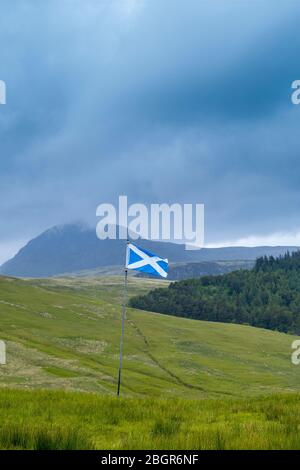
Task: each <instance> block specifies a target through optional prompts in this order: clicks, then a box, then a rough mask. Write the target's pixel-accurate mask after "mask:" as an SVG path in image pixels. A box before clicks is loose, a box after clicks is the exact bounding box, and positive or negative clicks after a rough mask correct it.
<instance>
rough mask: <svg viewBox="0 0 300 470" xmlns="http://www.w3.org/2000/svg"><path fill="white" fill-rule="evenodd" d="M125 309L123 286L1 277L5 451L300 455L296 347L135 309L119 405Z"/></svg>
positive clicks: (133, 287) (138, 282) (140, 287)
mask: <svg viewBox="0 0 300 470" xmlns="http://www.w3.org/2000/svg"><path fill="white" fill-rule="evenodd" d="M158 282H159V281H154V280H149V279H141V278H134V277H132V278H130V279H129V292H130V295H135V294H137V293H144V292H147V291H148V290H149V289H151V288H153V287H156V286H157V284H158ZM160 285H161V283H160ZM121 301H122V279H121V278H119V277H110V278H105V277H101V278H93V279H91V278H74V279H72V278H65V279H63V278H60V279H49V280H27V281H23V280H18V279H11V278H5V277H0V339H2V340H5V341H6V343H7V364H6V365H5V366H0V387H2V390H0V407H1V410H0V421H1V427H0V431H1V432H0V447H1V448H57V447H59V446H63V448H73V447H75V448H92V447H96V448H116V449H138V448H149V449H150V448H154V449H155V448H166V449H176V448H181V449H184V448H191V449H201V448H246V447H247V448H249V447H250V448H279V447H283V448H300V442H298V441H299V439H298V437H297V430H298V423H299V412H300V400H299V396H298V393H297V392H299V390H300V380H299V377H300V375H299V374H300V368H297V367H296V366H294V365H292V364H291V360H290V356H291V343H292V341H293V340H294V339H296V337H294V336H289V335H285V334H282V333H276V332H272V331H267V330H261V329H255V328H251V327H247V326H238V325H230V324H221V323H209V322H200V321H193V320H188V319H182V318H177V317H170V316H165V315H160V314H152V313H148V312H141V311H137V310H133V309H129V310H128V317H127V323H126V338H125V359H124V371H123V384H122V395H123V398H122V399H121V400H118V399H116V398H115V397H114V395H115V392H116V378H117V369H118V357H119V356H118V355H119V340H120V328H121V324H120V319H121ZM40 389H46V391H41V390H40ZM50 389H51V390H52V391H50ZM24 390H26V392H25V391H24ZM55 390H57V391H55ZM62 390H65V391H67V392H62ZM72 392H73V393H72ZM74 392H77V393H74ZM78 392H94V393H78ZM265 397H267V398H265ZM299 424H300V423H299ZM294 434H296V435H294Z"/></svg>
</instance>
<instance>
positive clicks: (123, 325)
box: [117, 240, 129, 397]
mask: <svg viewBox="0 0 300 470" xmlns="http://www.w3.org/2000/svg"><path fill="white" fill-rule="evenodd" d="M128 243H129V240H127V244H126V259H127V245H128ZM127 283H128V269H127V261H126V264H125V277H124V297H123V306H122V328H121V340H120V365H119V375H118V391H117V395H118V397H119V396H120V390H121V375H122V367H123V348H124V333H125V320H126V306H127Z"/></svg>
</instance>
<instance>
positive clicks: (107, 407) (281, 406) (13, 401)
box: [0, 389, 300, 450]
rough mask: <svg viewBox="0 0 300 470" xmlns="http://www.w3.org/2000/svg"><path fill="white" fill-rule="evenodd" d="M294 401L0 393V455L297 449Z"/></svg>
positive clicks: (298, 415) (299, 414)
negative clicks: (1, 451)
mask: <svg viewBox="0 0 300 470" xmlns="http://www.w3.org/2000/svg"><path fill="white" fill-rule="evenodd" d="M299 419H300V400H299V396H298V395H296V394H291V395H272V396H270V397H268V398H255V399H253V398H252V399H250V400H245V399H244V400H237V399H236V400H229V399H226V400H186V399H182V398H181V399H174V398H171V399H155V398H144V399H141V398H128V399H124V398H121V399H117V398H113V397H103V396H102V397H101V396H99V395H96V394H84V393H78V392H77V393H76V392H47V391H27V392H24V391H19V390H7V389H6V390H0V421H1V427H0V448H2V449H37V450H46V449H49V450H51V449H111V450H124V449H127V450H136V449H146V450H147V449H162V450H184V449H188V450H202V449H219V450H222V449H300V434H299V429H298V428H299Z"/></svg>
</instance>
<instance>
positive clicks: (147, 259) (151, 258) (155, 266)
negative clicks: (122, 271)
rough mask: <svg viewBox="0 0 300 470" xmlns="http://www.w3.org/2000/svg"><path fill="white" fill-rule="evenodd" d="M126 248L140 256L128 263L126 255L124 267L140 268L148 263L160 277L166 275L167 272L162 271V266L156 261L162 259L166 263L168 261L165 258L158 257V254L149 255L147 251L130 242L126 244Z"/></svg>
mask: <svg viewBox="0 0 300 470" xmlns="http://www.w3.org/2000/svg"><path fill="white" fill-rule="evenodd" d="M127 250H132V251H134V252H135V253H136V254H137V255H138V256H140V257H141V258H142V259H141V260H139V261H136V262H135V263H131V264H130V265H128V256H127V261H126V267H127V268H128V269H138V268H141V267H142V266H146V265H147V264H150V266H152V268H153V269H154V270H155V271H157V272H158V273H159V274H160V275H161V276H162V277H167V275H168V274H167V273H166V271H164V270H163V269H162V267H161V266H160V265H159V264H158V261H164V262H165V263H167V262H168V260H167V259H162V258H159V257H158V256H149V255H147V253H144V252H143V251H142V250H140V249H139V248H138V247H137V246H135V245H132V244H131V243H129V244H128V245H127ZM127 253H128V252H127Z"/></svg>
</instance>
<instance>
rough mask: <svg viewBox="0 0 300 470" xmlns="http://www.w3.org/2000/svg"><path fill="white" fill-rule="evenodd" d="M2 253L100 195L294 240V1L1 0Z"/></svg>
mask: <svg viewBox="0 0 300 470" xmlns="http://www.w3.org/2000/svg"><path fill="white" fill-rule="evenodd" d="M0 13H1V14H0V79H2V80H5V82H6V85H7V104H6V105H5V106H0V220H1V222H0V224H1V225H0V228H1V229H0V262H1V261H4V260H5V259H7V258H8V257H10V256H11V255H12V254H13V253H14V252H15V251H16V249H17V248H19V247H20V246H21V245H22V244H23V243H24V242H25V241H27V240H28V239H30V238H31V237H32V236H35V235H37V234H39V233H40V232H41V231H43V230H45V229H47V228H48V227H51V226H53V225H56V224H61V223H66V222H70V221H74V220H86V221H88V222H89V223H92V224H95V225H96V217H95V211H96V207H97V205H98V204H100V203H101V202H112V203H114V202H115V201H116V198H117V197H118V196H119V195H120V194H127V195H128V197H129V200H130V202H144V203H151V202H169V203H171V202H186V203H188V202H198V203H204V204H205V222H206V228H205V232H206V233H205V236H206V237H205V238H206V243H207V244H208V245H223V244H244V245H245V244H248V245H255V244H282V245H283V244H293V245H294V244H299V245H300V216H299V212H300V210H299V208H300V184H299V175H300V152H299V150H300V139H299V132H300V106H295V105H292V104H291V99H290V96H291V83H292V82H293V81H294V80H296V79H300V60H299V51H300V33H299V18H300V16H299V13H300V4H299V2H298V1H297V0H276V2H275V1H272V0H223V1H221V0H207V1H205V0H204V1H203V0H202V1H201V0H48V1H47V2H37V1H36V0H19V1H18V2H12V1H11V0H1V7H0Z"/></svg>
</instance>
